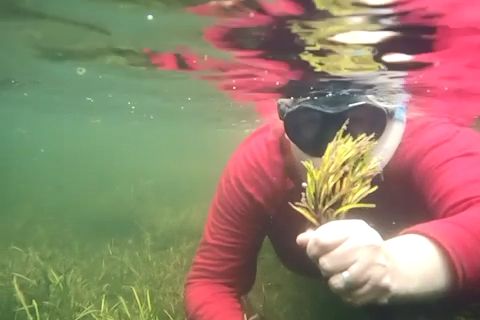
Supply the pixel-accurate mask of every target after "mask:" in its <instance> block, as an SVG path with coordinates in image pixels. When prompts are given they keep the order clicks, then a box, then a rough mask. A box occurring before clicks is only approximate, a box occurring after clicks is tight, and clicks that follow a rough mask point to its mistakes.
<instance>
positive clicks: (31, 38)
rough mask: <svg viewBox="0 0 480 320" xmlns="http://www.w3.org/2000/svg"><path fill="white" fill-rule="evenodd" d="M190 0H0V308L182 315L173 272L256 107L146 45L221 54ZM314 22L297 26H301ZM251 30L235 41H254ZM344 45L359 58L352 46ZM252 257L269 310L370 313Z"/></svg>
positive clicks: (71, 314) (12, 315) (18, 315)
mask: <svg viewBox="0 0 480 320" xmlns="http://www.w3.org/2000/svg"><path fill="white" fill-rule="evenodd" d="M187 2H188V1H183V2H180V1H178V2H177V1H170V2H168V1H164V2H163V3H162V2H157V1H147V0H146V1H139V2H134V1H114V0H111V1H109V0H89V1H84V0H82V1H81V0H71V1H68V3H67V2H64V1H60V0H44V1H42V2H37V1H33V0H21V1H15V0H0V40H1V48H0V101H1V102H0V319H1V320H3V319H5V320H10V319H28V320H33V319H34V320H40V319H61V320H66V319H75V320H80V319H140V320H144V319H145V320H146V319H170V320H171V319H184V313H183V305H182V289H183V277H184V275H185V272H186V270H187V268H188V266H189V263H190V259H191V257H192V255H193V250H194V248H195V245H196V243H197V241H198V240H199V237H200V234H201V231H202V228H203V221H204V219H205V217H206V214H207V208H208V205H209V203H210V198H211V197H212V195H213V192H214V189H215V184H216V181H217V179H218V177H219V175H220V174H221V171H222V168H223V166H224V165H225V163H226V161H227V160H228V158H229V156H230V154H231V153H232V151H233V150H234V149H235V147H236V145H237V144H238V143H239V142H240V141H241V140H242V139H243V138H244V137H245V136H246V135H248V133H249V132H251V131H252V130H253V129H254V128H255V127H256V126H257V125H258V122H259V118H260V116H259V114H258V113H257V112H255V109H254V108H253V104H249V103H248V102H245V103H243V102H238V101H234V100H232V99H231V98H230V97H229V96H228V95H227V94H226V93H225V92H224V93H222V92H220V91H219V90H217V89H216V88H215V87H214V86H213V85H212V83H210V82H206V81H202V80H200V79H198V78H197V77H192V75H191V74H189V73H185V72H176V71H169V70H157V69H156V68H154V67H153V66H152V65H151V63H150V62H149V60H148V58H147V56H146V55H145V54H144V53H143V49H144V48H152V49H154V50H159V51H162V50H174V48H176V47H177V46H188V47H190V48H191V49H193V50H194V51H196V52H197V53H198V54H199V55H200V56H202V55H203V56H208V57H226V56H229V54H226V53H225V52H221V51H219V50H217V49H214V48H213V46H212V44H209V43H208V42H206V41H205V40H203V38H202V37H203V34H202V30H203V28H205V27H206V26H209V25H210V24H211V22H212V19H209V18H205V17H199V16H195V15H193V14H189V13H186V12H185V11H184V10H183V5H185V4H187ZM193 2H194V1H191V3H193ZM197 2H201V1H197ZM317 2H318V1H317ZM326 3H329V2H328V1H327V2H326ZM330 5H335V3H333V4H330ZM349 10H350V9H349ZM293 21H294V20H293ZM297 22H298V21H297ZM297 22H293V23H292V24H296V23H297ZM331 22H334V23H336V22H339V23H343V24H344V23H345V21H344V20H342V19H339V20H335V19H334V20H332V21H331ZM315 25H316V21H315V20H313V22H312V21H310V22H309V23H307V24H305V25H302V23H300V22H299V23H298V26H297V27H298V28H300V29H299V30H300V31H298V33H299V34H300V35H302V36H305V35H307V36H305V39H307V40H308V39H309V38H308V34H309V32H310V31H312V30H313V31H315V30H316V29H315ZM367 27H368V26H367ZM369 27H371V26H369ZM302 28H303V29H302ZM252 30H253V31H255V32H257V31H258V32H259V33H258V34H257V33H252V34H253V35H254V36H253V38H248V37H247V40H245V43H244V45H245V47H246V48H250V47H251V48H252V49H256V48H255V46H256V45H258V44H259V43H260V44H261V41H259V40H258V39H261V38H262V33H261V32H260V29H259V30H257V29H255V28H252ZM252 30H250V31H252ZM272 30H275V28H273V29H272ZM320 30H323V29H320ZM250 31H249V32H250ZM313 31H312V34H313V35H314V33H315V32H313ZM255 36H257V39H255ZM314 36H315V37H316V36H319V37H321V36H322V34H320V35H314ZM282 39H283V38H282ZM302 39H303V38H302ZM305 39H303V40H302V41H306V42H308V41H310V40H308V41H307V40H305ZM317 40H318V39H317ZM280 43H281V41H280ZM280 49H281V48H280ZM280 49H279V50H280ZM310 49H311V48H310ZM335 49H336V48H329V50H332V52H333V51H334V50H335ZM341 49H342V50H345V51H339V53H338V54H337V53H336V54H337V56H343V55H345V54H346V55H348V54H352V56H353V57H354V58H355V59H351V60H352V61H353V62H355V61H356V62H357V63H359V64H361V63H364V64H365V66H367V67H371V61H370V60H368V59H366V60H362V59H361V57H360V58H359V57H358V56H362V54H364V53H365V52H364V53H362V48H355V50H353V51H352V50H350V49H348V48H343V47H342V48H341ZM347 49H348V50H347ZM311 50H313V51H312V52H316V51H315V50H314V49H311ZM279 52H280V53H279V56H281V59H280V58H279V59H280V60H282V59H288V54H292V52H286V53H285V52H283V51H281V50H280V51H279ZM367 53H368V54H370V52H367ZM293 54H294V55H297V54H298V52H293ZM303 54H304V57H309V58H308V59H310V60H308V59H306V60H305V61H309V63H311V64H312V65H311V67H312V68H313V66H315V67H316V68H320V67H319V66H321V65H322V63H323V60H322V59H319V60H318V61H317V60H315V59H314V60H312V59H313V58H312V55H311V52H303ZM327 56H328V55H327ZM332 56H334V57H337V56H336V55H332ZM271 57H274V55H271ZM285 57H287V58H285ZM272 59H274V58H272ZM335 59H337V58H335ZM347 60H348V59H347ZM326 61H330V60H328V59H327V60H326ZM352 61H350V60H348V61H347V62H345V65H346V66H348V68H353V69H355V67H356V65H355V63H353V65H352ZM295 63H297V62H295ZM330 66H331V67H332V70H334V71H336V72H338V70H341V71H345V70H344V69H345V68H344V67H345V66H344V65H342V64H339V65H338V66H336V65H330ZM365 66H364V67H365ZM364 67H362V68H364ZM362 68H361V70H363V69H362ZM367 69H368V68H367ZM317 71H318V70H317ZM377 71H378V70H377ZM312 72H313V71H312ZM312 74H314V75H315V72H313V73H312ZM312 74H310V75H308V74H307V76H305V77H304V79H303V80H305V81H307V80H308V79H310V78H311V77H312ZM282 75H283V74H282ZM396 75H397V76H398V74H396ZM286 76H290V75H286ZM378 76H381V75H380V74H378ZM383 76H384V75H383ZM382 79H383V80H386V78H382ZM399 79H400V80H398V79H396V80H394V82H395V83H396V84H398V83H402V79H401V77H399ZM289 80H290V79H289ZM291 80H292V81H293V80H296V79H293V78H292V79H291ZM297 80H298V79H297ZM383 80H382V81H383ZM255 81H257V79H256V78H255ZM277 82H278V81H277ZM273 83H274V86H278V85H279V83H276V82H275V81H273ZM385 83H386V85H384V87H389V86H390V83H389V82H385ZM294 86H297V87H298V84H296V85H294ZM233 88H234V89H235V85H233ZM225 91H228V90H225ZM285 92H289V91H288V90H285V91H284V92H282V93H283V94H286V93H285ZM237 100H238V99H237ZM260 260H261V261H260V268H259V277H258V281H257V284H256V287H255V289H254V291H253V293H252V296H253V301H254V304H256V305H257V307H258V308H259V309H260V310H261V311H262V312H263V313H264V314H265V315H266V319H297V318H298V319H307V320H308V319H318V318H319V317H320V316H321V318H322V319H368V317H367V316H366V314H365V313H364V312H363V311H362V310H355V309H353V308H348V307H346V306H345V305H344V304H342V303H340V302H339V301H338V299H337V298H335V297H333V296H332V295H331V294H329V293H328V290H327V289H326V288H325V287H324V286H322V285H320V283H319V282H316V281H314V282H312V281H311V280H308V279H303V278H301V277H298V276H295V275H293V274H291V273H289V272H288V271H286V270H285V269H284V268H283V267H281V266H280V264H279V263H278V261H277V260H276V258H275V257H274V255H273V253H272V252H271V250H270V249H269V247H268V243H267V244H266V248H265V249H264V252H263V254H262V255H261V259H260Z"/></svg>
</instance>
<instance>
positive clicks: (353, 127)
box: [347, 105, 387, 139]
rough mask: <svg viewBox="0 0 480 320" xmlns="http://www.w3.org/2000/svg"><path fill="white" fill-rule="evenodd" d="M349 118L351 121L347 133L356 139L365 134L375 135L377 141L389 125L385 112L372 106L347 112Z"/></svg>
mask: <svg viewBox="0 0 480 320" xmlns="http://www.w3.org/2000/svg"><path fill="white" fill-rule="evenodd" d="M347 117H348V119H349V122H348V128H347V131H348V132H349V133H350V134H351V135H352V136H354V137H357V136H358V135H360V134H362V133H365V134H367V135H370V134H374V137H375V139H378V138H380V136H381V135H382V133H383V131H384V130H385V126H386V124H387V114H386V112H385V110H383V109H381V108H378V107H375V106H372V105H363V106H357V107H354V108H351V109H349V110H348V111H347Z"/></svg>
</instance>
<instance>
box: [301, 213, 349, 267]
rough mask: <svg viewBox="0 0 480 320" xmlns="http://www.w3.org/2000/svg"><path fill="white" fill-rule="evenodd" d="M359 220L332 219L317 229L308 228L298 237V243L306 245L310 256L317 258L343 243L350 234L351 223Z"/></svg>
mask: <svg viewBox="0 0 480 320" xmlns="http://www.w3.org/2000/svg"><path fill="white" fill-rule="evenodd" d="M352 223H354V224H356V223H357V222H354V220H349V221H346V220H344V221H331V222H328V223H326V224H324V225H322V226H320V227H318V228H317V229H316V230H308V231H306V232H304V233H302V234H300V235H298V237H297V244H299V245H300V246H303V247H306V249H307V254H308V256H309V257H310V258H311V259H313V260H315V261H316V260H317V259H318V258H319V257H320V255H323V254H325V253H327V252H329V251H331V250H333V249H335V248H336V247H338V246H339V245H341V244H342V243H343V242H344V241H345V240H346V239H347V238H348V237H349V236H350V229H351V228H350V225H351V224H352Z"/></svg>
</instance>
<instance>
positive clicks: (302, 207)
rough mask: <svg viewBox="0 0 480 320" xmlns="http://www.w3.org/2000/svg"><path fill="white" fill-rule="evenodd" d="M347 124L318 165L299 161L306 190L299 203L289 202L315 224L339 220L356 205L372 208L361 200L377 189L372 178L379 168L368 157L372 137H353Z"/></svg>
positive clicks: (371, 147)
mask: <svg viewBox="0 0 480 320" xmlns="http://www.w3.org/2000/svg"><path fill="white" fill-rule="evenodd" d="M347 125H348V122H346V123H345V124H344V125H343V126H342V127H341V128H340V130H339V131H338V132H337V134H336V135H335V137H334V138H333V140H332V141H331V142H330V143H329V144H328V146H327V148H326V150H325V153H324V155H323V157H322V159H321V163H320V165H319V166H318V167H317V166H315V165H314V164H313V162H312V161H303V162H302V164H303V165H304V167H305V168H306V170H307V182H306V185H305V192H303V193H302V199H301V201H300V202H296V203H294V204H290V205H291V206H292V207H293V208H294V209H295V210H297V211H298V212H299V213H300V214H302V215H303V216H304V217H305V218H306V219H307V220H308V221H310V222H311V223H312V224H313V225H315V226H319V225H321V224H323V223H325V222H328V221H330V220H333V219H341V218H342V217H343V216H344V215H345V214H346V213H347V212H348V211H349V210H352V209H355V208H373V207H375V204H370V203H361V201H362V199H364V198H365V197H366V196H368V195H369V194H371V193H373V192H374V191H375V190H377V186H374V185H372V180H373V178H374V177H375V176H376V175H377V174H379V173H380V171H381V169H380V166H379V162H378V161H377V160H376V159H374V158H372V156H371V153H372V150H373V148H374V146H375V140H374V137H373V135H366V134H361V135H359V136H358V137H356V138H354V137H353V136H351V135H350V134H348V133H346V129H347Z"/></svg>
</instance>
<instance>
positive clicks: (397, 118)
mask: <svg viewBox="0 0 480 320" xmlns="http://www.w3.org/2000/svg"><path fill="white" fill-rule="evenodd" d="M366 97H367V98H368V99H370V101H371V102H372V103H373V104H375V105H377V106H378V107H381V108H383V109H384V110H385V111H386V113H387V122H386V125H385V130H384V131H383V134H382V135H381V136H380V138H379V139H378V140H377V144H376V146H375V147H374V149H373V156H374V157H375V158H376V159H377V160H378V161H379V165H380V167H381V169H383V168H385V166H386V165H387V164H388V162H389V161H390V160H391V159H392V157H393V155H394V154H395V151H396V150H397V148H398V146H399V145H400V142H401V141H402V137H403V134H404V132H405V127H406V123H407V108H406V106H405V104H404V103H402V104H400V105H397V106H392V105H388V104H386V103H383V102H380V101H378V100H377V99H376V98H375V97H374V96H372V95H367V96H366Z"/></svg>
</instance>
